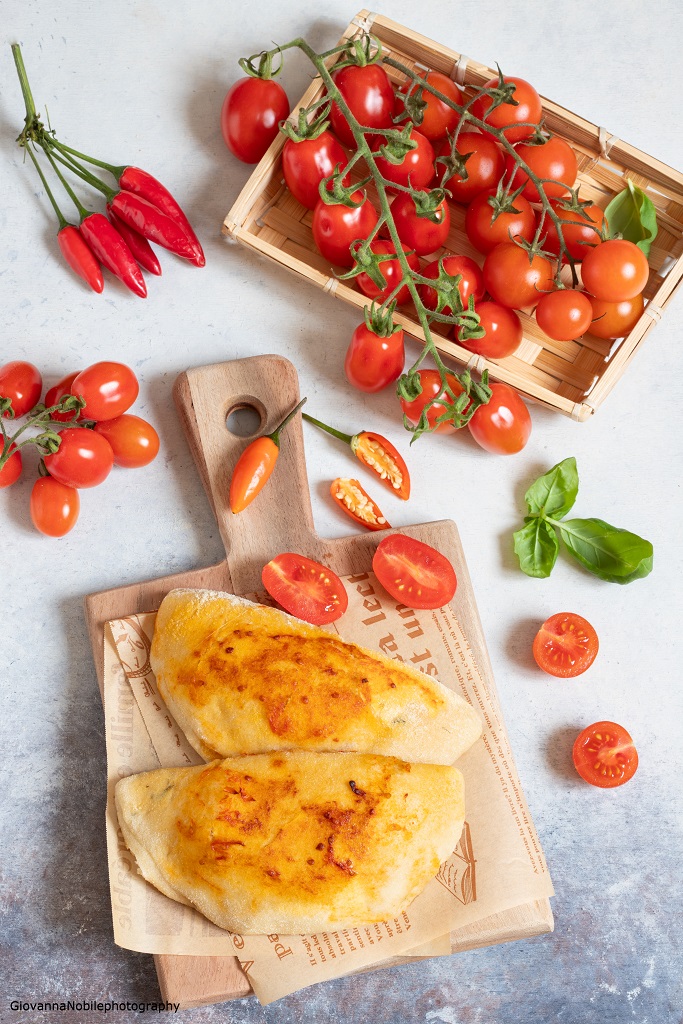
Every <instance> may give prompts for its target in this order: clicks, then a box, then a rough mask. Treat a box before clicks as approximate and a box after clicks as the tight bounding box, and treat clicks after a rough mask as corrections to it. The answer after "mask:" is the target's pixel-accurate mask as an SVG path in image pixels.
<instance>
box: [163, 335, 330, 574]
mask: <svg viewBox="0 0 683 1024" xmlns="http://www.w3.org/2000/svg"><path fill="white" fill-rule="evenodd" d="M174 398H175V402H176V405H177V407H178V411H179V413H180V416H181V419H182V422H183V426H184V428H185V432H186V434H187V437H188V442H189V444H190V448H191V450H192V455H193V457H194V460H195V462H196V464H197V468H198V469H199V473H200V475H201V478H202V482H203V484H204V488H205V490H206V493H207V494H208V496H209V501H210V502H211V505H212V507H213V510H214V513H215V515H216V519H217V521H218V528H219V530H220V533H221V537H222V538H223V544H224V545H225V552H226V556H227V560H228V565H229V567H230V574H231V577H232V581H233V585H234V588H235V592H236V593H245V592H249V591H252V590H257V589H261V570H262V568H263V566H264V565H265V563H266V562H268V561H269V560H270V559H271V558H272V557H273V556H274V555H276V554H279V553H280V552H282V551H300V552H301V551H305V550H307V549H310V546H311V543H312V542H313V540H314V538H315V531H314V528H313V514H312V511H311V498H310V493H309V489H308V478H307V475H306V460H305V456H304V441H303V431H302V421H301V416H300V415H297V416H295V417H294V419H293V420H292V421H291V422H290V423H289V424H288V425H287V427H286V428H285V430H284V432H283V433H282V435H281V438H280V456H279V458H278V461H277V464H276V466H275V469H274V471H273V475H272V477H271V479H270V480H269V482H268V484H267V485H266V487H264V489H263V490H262V491H261V493H260V494H259V495H258V497H257V498H256V499H255V500H254V502H253V503H252V504H251V505H249V506H248V508H246V509H245V510H244V512H240V513H239V514H238V515H233V513H232V512H231V511H230V507H229V504H228V495H229V490H230V480H231V477H232V471H233V469H234V467H235V464H236V462H237V460H238V458H239V457H240V455H241V453H242V452H243V451H244V449H245V447H246V446H247V444H248V443H249V441H250V440H253V438H254V437H259V436H261V435H263V434H269V433H271V432H272V431H273V430H275V429H276V428H277V426H278V425H279V424H280V423H281V422H282V420H283V419H284V418H285V416H286V415H287V413H288V412H290V410H291V409H293V408H294V406H295V405H296V404H297V402H298V401H299V398H300V396H299V381H298V377H297V373H296V370H295V368H294V366H293V365H292V363H290V362H289V360H288V359H284V358H283V357H282V356H277V355H267V356H251V357H249V358H246V359H236V360H233V361H231V362H227V363H213V364H211V365H209V366H199V367H196V368H194V369H191V370H187V371H186V372H185V373H182V374H181V375H180V376H179V377H178V379H177V381H176V383H175V387H174ZM245 407H246V408H249V407H251V408H253V409H255V410H256V411H257V413H258V414H259V415H260V418H261V423H260V426H259V427H258V428H257V429H256V431H255V432H254V434H253V435H252V436H250V437H246V438H245V437H238V436H236V435H235V434H233V433H231V431H230V430H229V429H228V427H227V425H226V420H227V418H228V416H229V415H230V413H231V412H233V411H234V410H235V409H240V408H245Z"/></svg>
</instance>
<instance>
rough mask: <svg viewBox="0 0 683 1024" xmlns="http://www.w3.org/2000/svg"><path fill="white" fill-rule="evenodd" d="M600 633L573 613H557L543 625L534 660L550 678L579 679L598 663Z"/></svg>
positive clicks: (535, 641)
mask: <svg viewBox="0 0 683 1024" xmlns="http://www.w3.org/2000/svg"><path fill="white" fill-rule="evenodd" d="M598 647H599V643H598V634H597V633H596V632H595V630H594V629H593V627H592V626H591V624H590V622H588V621H587V620H586V619H584V618H582V617H581V616H580V615H575V614H574V612H558V613H557V615H551V617H550V618H549V619H546V621H545V622H544V623H543V625H542V626H541V628H540V629H539V631H538V633H537V634H536V637H535V639H534V646H533V652H534V658H535V659H536V664H537V665H538V667H539V668H542V669H543V671H544V672H547V673H548V674H549V675H551V676H558V677H559V678H561V679H571V678H573V677H574V676H580V675H581V674H582V672H585V671H586V669H587V668H590V666H591V665H592V664H593V662H594V661H595V658H596V655H597V653H598Z"/></svg>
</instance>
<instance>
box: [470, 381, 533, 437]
mask: <svg viewBox="0 0 683 1024" xmlns="http://www.w3.org/2000/svg"><path fill="white" fill-rule="evenodd" d="M489 387H490V388H491V392H492V394H491V398H490V399H489V401H488V403H487V404H486V405H480V406H479V408H478V409H477V411H476V412H475V414H474V416H473V417H472V419H471V420H470V421H469V423H468V424H467V426H468V429H469V432H470V434H471V435H472V437H473V438H474V440H475V441H476V442H477V444H479V445H481V447H482V448H484V449H485V450H486V451H487V452H491V453H492V454H494V455H515V454H516V453H517V452H521V450H522V448H524V446H525V445H526V443H527V441H528V440H529V437H530V436H531V416H530V415H529V410H528V409H527V407H526V405H525V404H524V402H523V401H522V399H521V398H520V397H519V395H518V394H517V392H516V391H515V389H514V388H511V387H510V385H509V384H502V383H500V381H494V382H493V383H490V384H489Z"/></svg>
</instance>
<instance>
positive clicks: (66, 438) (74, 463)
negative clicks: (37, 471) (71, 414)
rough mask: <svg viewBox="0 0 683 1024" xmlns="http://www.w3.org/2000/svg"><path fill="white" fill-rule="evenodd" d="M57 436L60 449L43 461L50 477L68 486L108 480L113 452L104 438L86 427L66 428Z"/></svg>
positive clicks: (91, 485) (95, 483)
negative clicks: (59, 440) (59, 441)
mask: <svg viewBox="0 0 683 1024" xmlns="http://www.w3.org/2000/svg"><path fill="white" fill-rule="evenodd" d="M59 436H60V438H61V443H60V445H59V448H58V449H57V451H56V452H55V453H54V454H53V455H46V456H45V458H44V460H43V461H44V462H45V466H46V468H47V470H48V472H49V474H50V476H53V477H54V478H55V480H59V482H60V483H62V484H67V486H69V487H97V485H98V484H101V483H102V481H103V480H106V479H107V477H108V476H109V473H110V472H111V468H112V466H113V465H114V453H113V451H112V450H111V445H110V444H109V442H108V441H107V440H106V439H105V438H104V437H101V435H100V434H96V433H95V431H94V430H88V428H87V427H68V428H67V429H65V430H62V431H60V434H59Z"/></svg>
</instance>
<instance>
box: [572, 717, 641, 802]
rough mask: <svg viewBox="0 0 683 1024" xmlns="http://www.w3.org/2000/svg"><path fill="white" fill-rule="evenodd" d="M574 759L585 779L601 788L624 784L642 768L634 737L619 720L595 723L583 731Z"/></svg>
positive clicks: (577, 742) (574, 751) (579, 737)
mask: <svg viewBox="0 0 683 1024" xmlns="http://www.w3.org/2000/svg"><path fill="white" fill-rule="evenodd" d="M572 759H573V761H574V767H575V768H576V770H577V772H578V773H579V775H580V776H581V778H582V779H584V780H585V781H586V782H590V784H591V786H599V787H600V788H601V789H612V788H613V787H614V786H622V785H623V784H624V783H625V782H628V780H629V779H632V778H633V776H634V775H635V773H636V770H637V768H638V753H637V751H636V748H635V747H634V745H633V740H632V739H631V737H630V736H629V734H628V733H627V732H626V729H624V727H623V726H621V725H617V724H616V722H595V723H594V724H593V725H589V726H588V728H587V729H584V730H583V732H580V733H579V735H578V736H577V737H576V740H575V741H574V748H573V750H572Z"/></svg>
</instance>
